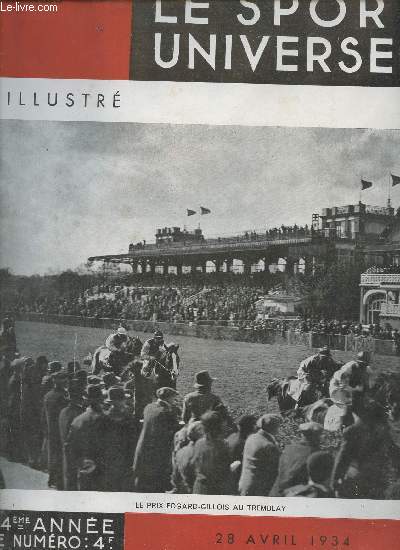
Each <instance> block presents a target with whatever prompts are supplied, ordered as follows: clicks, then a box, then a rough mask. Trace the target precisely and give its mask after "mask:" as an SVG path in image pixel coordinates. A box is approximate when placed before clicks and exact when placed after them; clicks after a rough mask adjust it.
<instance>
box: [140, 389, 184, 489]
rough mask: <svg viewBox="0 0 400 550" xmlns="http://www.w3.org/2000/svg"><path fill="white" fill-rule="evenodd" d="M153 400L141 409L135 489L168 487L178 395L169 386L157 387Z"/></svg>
mask: <svg viewBox="0 0 400 550" xmlns="http://www.w3.org/2000/svg"><path fill="white" fill-rule="evenodd" d="M156 397H157V401H155V402H154V403H150V404H149V405H147V406H146V408H145V409H144V415H143V427H142V431H141V434H140V437H139V441H138V444H137V447H136V452H135V459H134V461H133V476H134V485H135V490H136V491H137V492H142V493H165V491H167V490H169V489H170V486H171V485H170V479H171V471H172V448H173V439H174V434H175V432H176V431H177V429H178V428H179V413H180V410H179V408H178V406H177V405H178V397H179V394H178V392H177V391H176V390H174V389H172V388H167V387H165V388H159V389H158V390H157V392H156Z"/></svg>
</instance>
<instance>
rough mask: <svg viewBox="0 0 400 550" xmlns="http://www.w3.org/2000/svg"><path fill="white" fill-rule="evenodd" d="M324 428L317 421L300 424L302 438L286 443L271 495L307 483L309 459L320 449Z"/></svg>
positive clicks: (278, 494)
mask: <svg viewBox="0 0 400 550" xmlns="http://www.w3.org/2000/svg"><path fill="white" fill-rule="evenodd" d="M322 431H323V428H322V426H321V425H320V424H318V423H317V422H305V423H303V424H300V426H299V432H300V439H299V440H298V441H295V442H293V443H290V444H289V445H286V447H285V448H284V450H283V451H282V454H281V456H280V459H279V471H278V476H277V478H276V481H275V483H274V486H273V488H272V490H271V493H270V496H282V494H283V492H284V491H285V490H286V489H288V488H289V487H293V486H294V485H300V484H302V483H307V481H308V473H307V459H308V457H309V456H310V455H311V454H312V453H314V452H316V451H318V450H319V449H320V439H321V434H322Z"/></svg>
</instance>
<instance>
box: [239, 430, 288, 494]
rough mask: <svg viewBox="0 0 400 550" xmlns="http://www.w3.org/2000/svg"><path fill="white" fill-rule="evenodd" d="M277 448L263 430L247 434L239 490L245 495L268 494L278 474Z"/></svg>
mask: <svg viewBox="0 0 400 550" xmlns="http://www.w3.org/2000/svg"><path fill="white" fill-rule="evenodd" d="M279 455H280V452H279V448H278V445H277V443H276V441H275V438H274V437H272V436H271V435H270V434H268V433H267V432H265V431H264V430H261V429H260V430H258V431H257V432H256V433H254V434H251V435H249V437H248V438H247V440H246V443H245V445H244V451H243V466H242V475H241V476H240V481H239V492H240V494H241V495H247V496H268V495H269V492H270V491H271V489H272V486H273V484H274V482H275V480H276V476H277V475H278V465H279Z"/></svg>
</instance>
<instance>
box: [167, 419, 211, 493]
mask: <svg viewBox="0 0 400 550" xmlns="http://www.w3.org/2000/svg"><path fill="white" fill-rule="evenodd" d="M203 435H204V427H203V424H202V422H200V420H196V421H194V422H191V423H190V424H189V426H188V427H187V431H186V436H187V440H188V443H187V445H185V446H183V447H181V448H180V449H179V450H178V451H177V452H176V453H175V456H174V460H173V469H172V476H171V484H172V491H171V493H179V494H190V493H192V491H193V483H194V467H193V466H194V465H193V457H194V447H195V443H196V441H197V440H199V439H200V438H201V437H203Z"/></svg>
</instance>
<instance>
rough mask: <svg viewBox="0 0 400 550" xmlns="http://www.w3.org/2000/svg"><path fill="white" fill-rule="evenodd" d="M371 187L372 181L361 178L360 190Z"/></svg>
mask: <svg viewBox="0 0 400 550" xmlns="http://www.w3.org/2000/svg"><path fill="white" fill-rule="evenodd" d="M370 187H372V181H366V180H361V191H364V190H365V189H369V188H370Z"/></svg>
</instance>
